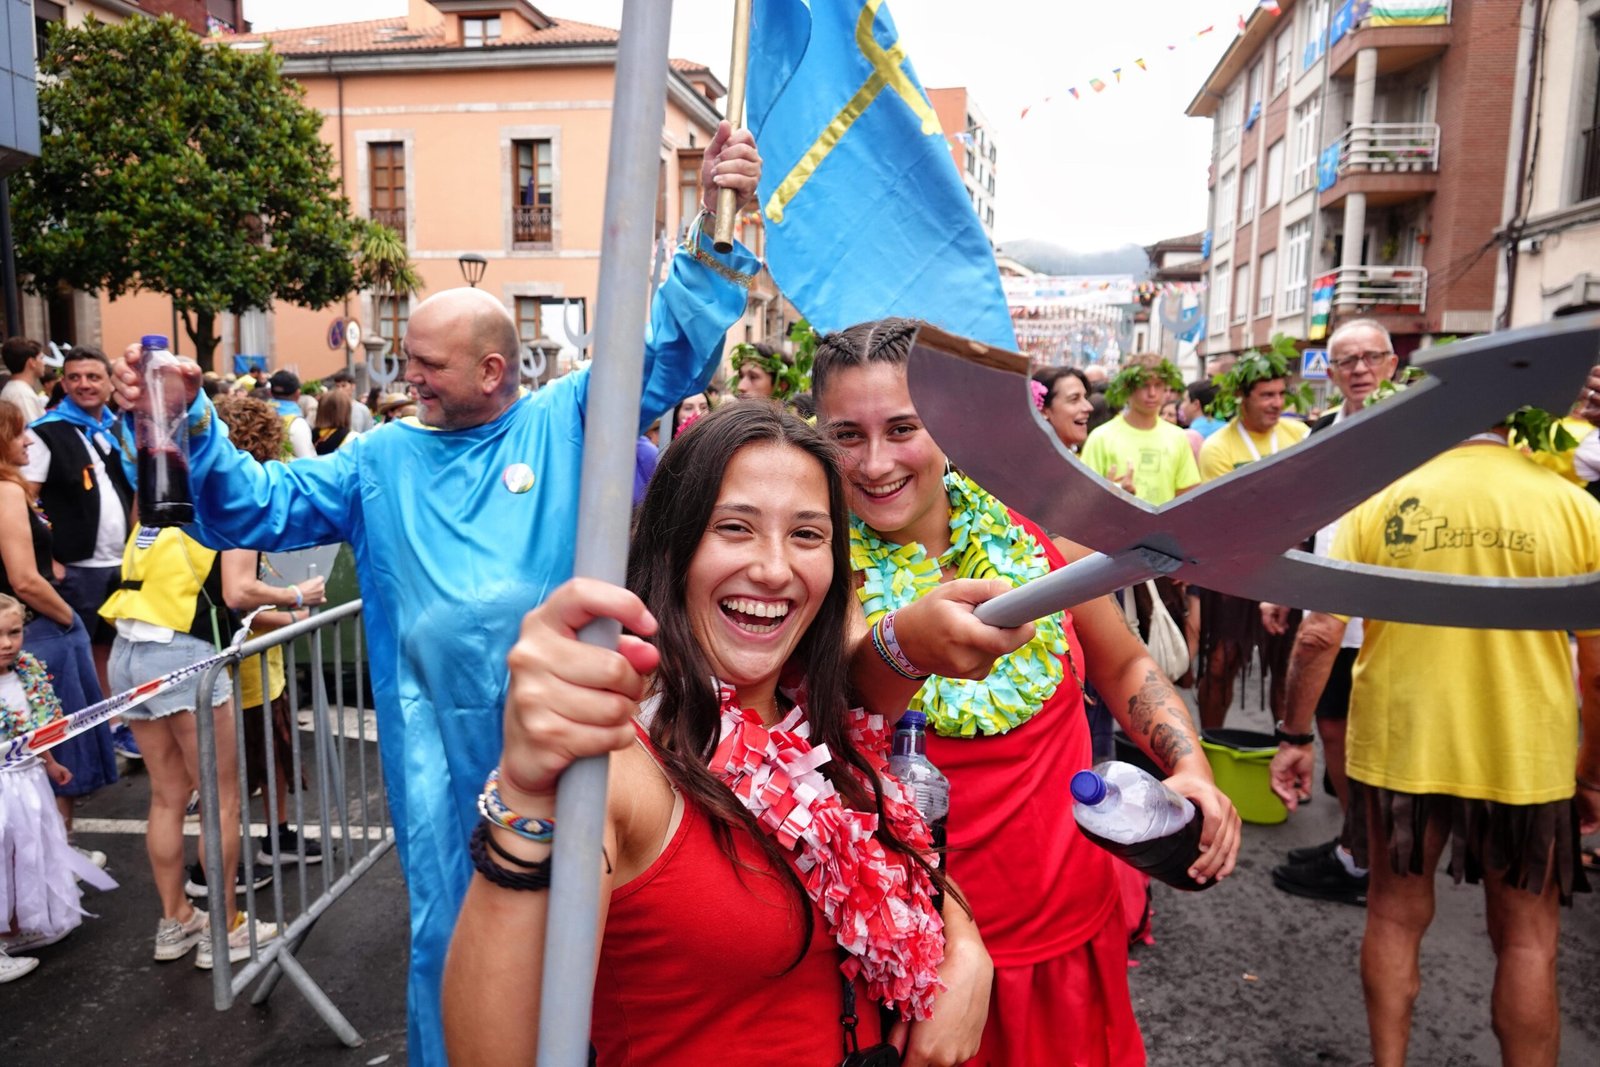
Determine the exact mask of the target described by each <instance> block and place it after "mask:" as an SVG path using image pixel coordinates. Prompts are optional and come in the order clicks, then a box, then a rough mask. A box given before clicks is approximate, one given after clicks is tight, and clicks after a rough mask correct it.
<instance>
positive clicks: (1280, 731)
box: [1272, 719, 1317, 745]
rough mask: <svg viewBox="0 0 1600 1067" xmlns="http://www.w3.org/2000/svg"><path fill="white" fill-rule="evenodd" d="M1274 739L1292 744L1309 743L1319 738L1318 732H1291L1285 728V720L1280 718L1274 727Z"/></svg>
mask: <svg viewBox="0 0 1600 1067" xmlns="http://www.w3.org/2000/svg"><path fill="white" fill-rule="evenodd" d="M1272 739H1273V740H1274V741H1282V742H1284V743H1286V744H1290V745H1309V744H1311V743H1312V742H1313V741H1315V740H1316V739H1317V735H1316V734H1291V733H1290V732H1289V731H1288V730H1285V729H1284V728H1283V720H1282V719H1279V720H1278V721H1277V722H1276V723H1274V724H1273V727H1272Z"/></svg>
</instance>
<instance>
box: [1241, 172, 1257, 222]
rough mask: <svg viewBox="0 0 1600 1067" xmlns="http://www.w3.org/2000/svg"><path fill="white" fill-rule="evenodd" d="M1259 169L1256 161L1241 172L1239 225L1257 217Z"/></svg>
mask: <svg viewBox="0 0 1600 1067" xmlns="http://www.w3.org/2000/svg"><path fill="white" fill-rule="evenodd" d="M1257 174H1258V172H1257V170H1256V165H1255V164H1254V163H1252V164H1250V165H1249V166H1248V167H1246V168H1244V170H1243V171H1241V172H1240V174H1239V225H1241V226H1243V225H1244V224H1245V223H1247V222H1249V221H1250V220H1251V219H1253V218H1255V217H1256V194H1257V193H1258V192H1259V191H1260V190H1258V189H1257V188H1256V181H1257Z"/></svg>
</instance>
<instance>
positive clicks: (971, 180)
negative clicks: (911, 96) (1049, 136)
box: [928, 86, 996, 246]
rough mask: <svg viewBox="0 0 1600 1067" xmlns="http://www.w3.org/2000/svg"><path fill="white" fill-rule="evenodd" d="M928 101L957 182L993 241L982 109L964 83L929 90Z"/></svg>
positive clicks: (990, 170) (988, 132)
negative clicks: (937, 118)
mask: <svg viewBox="0 0 1600 1067" xmlns="http://www.w3.org/2000/svg"><path fill="white" fill-rule="evenodd" d="M928 102H929V103H931V104H932V105H933V113H934V114H935V115H937V116H938V117H939V126H940V128H941V129H943V130H944V135H945V138H946V139H947V140H949V142H950V158H951V159H953V160H955V164H956V172H957V173H958V174H960V175H961V184H963V185H965V186H966V187H967V196H968V197H969V198H970V199H971V200H972V210H973V211H975V212H977V215H978V221H979V222H981V223H982V224H983V232H984V233H985V234H987V235H988V237H989V244H990V245H991V246H992V245H993V244H994V175H995V156H996V152H995V145H994V130H993V129H991V128H990V126H989V120H988V119H987V118H985V117H984V114H983V110H982V109H981V108H979V107H978V104H977V101H975V100H973V99H972V94H970V93H969V92H967V90H966V87H965V86H957V87H955V88H950V89H929V90H928Z"/></svg>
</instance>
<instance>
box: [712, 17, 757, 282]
mask: <svg viewBox="0 0 1600 1067" xmlns="http://www.w3.org/2000/svg"><path fill="white" fill-rule="evenodd" d="M749 72H750V0H734V2H733V58H732V60H731V61H730V62H729V64H728V125H730V126H732V127H733V128H734V129H738V128H739V127H740V126H741V125H742V124H743V123H744V87H745V82H746V81H747V80H748V75H749ZM738 195H739V194H738V193H736V192H734V191H733V190H732V189H721V190H718V192H717V228H716V232H715V233H714V234H713V237H712V242H711V247H713V248H715V249H716V250H717V251H718V252H727V251H729V250H731V249H732V248H733V224H734V222H735V221H736V220H735V219H734V215H735V214H737V213H738V212H737V210H736V209H737V208H738V203H739V202H738V199H737V198H738Z"/></svg>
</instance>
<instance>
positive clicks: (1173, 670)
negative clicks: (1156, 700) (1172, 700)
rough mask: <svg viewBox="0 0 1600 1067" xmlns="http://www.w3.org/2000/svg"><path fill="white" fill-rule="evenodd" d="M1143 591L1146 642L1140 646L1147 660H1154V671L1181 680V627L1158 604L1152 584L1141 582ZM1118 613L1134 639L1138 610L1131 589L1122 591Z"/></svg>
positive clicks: (1184, 648)
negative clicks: (1146, 606) (1147, 628)
mask: <svg viewBox="0 0 1600 1067" xmlns="http://www.w3.org/2000/svg"><path fill="white" fill-rule="evenodd" d="M1144 588H1145V592H1147V593H1149V594H1150V639H1149V640H1148V641H1146V642H1145V643H1144V646H1145V648H1147V649H1149V651H1150V658H1151V659H1153V660H1155V661H1156V669H1157V670H1159V671H1160V672H1161V673H1162V674H1164V675H1166V676H1167V679H1168V680H1169V681H1170V680H1171V679H1173V678H1181V677H1182V676H1183V675H1184V674H1186V673H1187V672H1188V670H1189V642H1188V639H1187V638H1185V637H1184V635H1183V628H1182V627H1180V626H1179V625H1178V623H1177V620H1176V619H1174V618H1173V617H1172V613H1171V612H1169V611H1168V610H1167V606H1166V605H1165V604H1163V603H1162V602H1161V595H1160V594H1159V593H1157V592H1156V583H1155V582H1154V581H1147V582H1145V583H1144ZM1122 614H1123V617H1124V618H1126V619H1127V620H1128V628H1129V629H1130V630H1132V631H1133V633H1134V636H1135V637H1137V636H1138V634H1139V609H1138V607H1137V606H1136V605H1135V604H1134V598H1133V589H1132V588H1131V587H1130V588H1128V589H1125V590H1123V596H1122Z"/></svg>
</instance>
